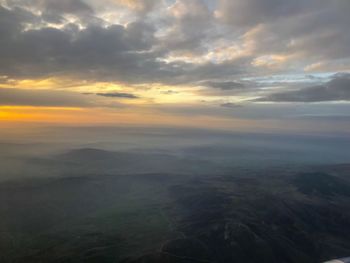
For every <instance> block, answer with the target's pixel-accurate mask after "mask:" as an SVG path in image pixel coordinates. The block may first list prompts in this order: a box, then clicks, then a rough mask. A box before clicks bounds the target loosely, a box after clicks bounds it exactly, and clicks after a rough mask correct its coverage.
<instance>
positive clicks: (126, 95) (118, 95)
mask: <svg viewBox="0 0 350 263" xmlns="http://www.w3.org/2000/svg"><path fill="white" fill-rule="evenodd" d="M96 95H98V96H102V97H109V98H125V99H138V98H139V97H138V96H136V95H134V94H131V93H122V92H111V93H96Z"/></svg>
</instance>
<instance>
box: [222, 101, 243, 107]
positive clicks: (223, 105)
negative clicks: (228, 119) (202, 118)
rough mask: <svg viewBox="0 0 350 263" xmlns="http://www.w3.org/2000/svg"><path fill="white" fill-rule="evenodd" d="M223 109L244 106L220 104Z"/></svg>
mask: <svg viewBox="0 0 350 263" xmlns="http://www.w3.org/2000/svg"><path fill="white" fill-rule="evenodd" d="M220 106H221V107H224V108H239V107H242V105H239V104H236V103H232V102H226V103H222V104H220Z"/></svg>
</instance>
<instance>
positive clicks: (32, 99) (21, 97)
mask: <svg viewBox="0 0 350 263" xmlns="http://www.w3.org/2000/svg"><path fill="white" fill-rule="evenodd" d="M93 105H94V103H93V102H92V101H89V100H86V99H85V98H84V97H83V96H81V95H80V94H77V93H73V92H67V91H52V90H25V89H15V88H0V106H43V107H89V106H93Z"/></svg>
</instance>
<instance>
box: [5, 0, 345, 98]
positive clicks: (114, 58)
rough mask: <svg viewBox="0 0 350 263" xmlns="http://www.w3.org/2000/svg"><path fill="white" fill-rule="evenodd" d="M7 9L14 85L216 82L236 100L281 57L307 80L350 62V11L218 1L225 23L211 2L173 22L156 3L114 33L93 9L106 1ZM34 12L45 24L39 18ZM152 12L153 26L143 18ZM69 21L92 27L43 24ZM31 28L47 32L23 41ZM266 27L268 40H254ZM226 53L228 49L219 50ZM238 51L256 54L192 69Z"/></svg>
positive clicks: (194, 5) (17, 0)
mask: <svg viewBox="0 0 350 263" xmlns="http://www.w3.org/2000/svg"><path fill="white" fill-rule="evenodd" d="M7 2H8V6H10V7H11V8H10V9H6V8H3V7H2V6H1V7H0V33H1V39H0V44H1V49H0V56H1V61H0V75H7V76H9V77H12V78H19V79H20V78H43V77H51V76H65V77H70V78H77V79H84V80H87V81H118V82H127V83H166V84H174V85H177V84H184V83H185V84H198V83H200V82H204V81H211V83H210V82H208V85H207V86H208V88H213V89H216V90H217V91H218V92H219V91H220V92H223V91H227V92H228V91H230V90H232V91H234V90H236V89H237V90H238V89H243V87H240V84H239V83H234V82H231V81H230V80H232V79H236V76H238V77H241V76H242V75H245V76H247V75H249V76H252V75H254V74H261V75H262V74H263V73H266V74H270V73H271V72H272V71H271V69H269V68H263V67H262V68H260V67H259V68H256V67H254V65H253V66H252V61H253V60H254V58H256V57H259V56H264V55H269V54H281V55H282V56H283V55H285V56H287V57H288V59H287V60H288V62H289V59H292V58H290V57H295V58H294V59H295V61H296V64H297V67H298V69H299V70H300V67H301V68H303V67H305V66H307V65H310V64H313V63H316V62H320V61H322V62H328V61H333V62H334V61H335V62H334V63H335V64H336V61H337V60H338V59H342V58H345V59H346V58H349V56H350V37H349V36H350V34H348V33H347V32H349V27H348V25H349V24H350V16H349V15H348V13H349V11H350V4H348V3H345V2H348V1H341V0H334V1H320V0H309V1H304V0H303V1H301V0H296V1H289V0H288V1H287V0H244V1H243V0H240V1H239V0H237V1H229V0H218V2H219V5H218V6H219V9H218V10H216V11H217V12H216V14H218V17H219V19H216V18H215V17H214V15H213V14H214V12H213V11H214V10H213V9H214V6H215V5H212V7H211V8H209V7H208V5H207V4H206V1H201V0H196V1H184V0H181V1H177V2H176V4H175V5H173V7H172V8H173V9H172V8H169V9H168V11H169V10H170V11H169V12H168V13H167V12H166V10H167V9H166V8H163V6H162V8H159V10H158V9H157V7H158V3H156V2H160V1H154V0H143V1H141V2H140V1H136V0H135V1H128V2H129V3H131V6H132V5H133V4H134V5H135V6H136V9H135V8H134V9H135V10H134V11H133V12H136V13H137V14H136V15H135V14H134V15H132V16H130V17H131V18H130V20H129V21H128V22H129V23H123V24H124V25H117V24H114V25H111V24H108V23H104V22H105V21H103V17H98V12H97V11H96V10H94V9H93V8H96V6H97V5H98V3H100V2H98V1H97V0H90V1H88V2H85V1H83V0H76V1H74V0H62V1H60V0H11V1H7ZM115 2H116V3H118V1H115ZM0 3H4V1H1V2H0ZM9 3H11V4H9ZM86 3H89V4H91V7H90V6H89V5H87V4H86ZM164 3H165V2H164ZM30 5H33V7H35V8H37V9H38V10H40V11H42V15H38V14H36V15H35V14H34V13H31V12H30V9H29V8H28V7H30ZM137 6H138V7H137ZM131 9H132V8H131ZM112 11H113V12H118V10H115V9H113V10H112ZM151 11H154V12H153V13H152V15H150V16H143V15H141V14H140V13H142V12H146V13H148V12H151ZM171 11H173V12H175V13H173V14H171ZM65 14H71V15H74V16H76V17H79V19H80V20H84V21H85V22H84V23H83V27H80V26H81V22H76V24H73V23H71V24H67V25H66V26H64V27H60V28H49V27H48V25H47V24H45V23H44V22H43V21H42V20H45V21H47V20H48V18H45V17H43V16H45V15H47V16H50V17H51V18H50V19H51V20H52V21H54V20H57V21H56V22H57V23H58V22H59V21H62V19H65ZM55 16H57V17H55ZM99 20H101V21H99ZM132 21H133V22H132ZM223 21H224V22H225V23H223ZM65 22H67V21H65ZM25 24H27V25H28V24H34V25H35V24H40V25H41V26H40V27H37V28H38V29H37V30H26V31H23V29H24V25H25ZM107 24H108V26H107ZM258 25H260V26H261V28H260V30H256V31H254V29H256V27H257V26H258ZM61 26H63V25H61ZM80 28H83V30H81V29H80ZM252 32H253V33H252ZM244 41H247V42H244ZM243 42H244V43H243ZM218 43H221V44H220V45H221V46H220V45H219V46H218V49H216V46H215V45H217V44H218ZM236 44H237V47H238V50H237V52H238V53H240V52H241V50H239V48H240V47H241V46H242V47H249V49H251V50H248V51H249V52H246V50H243V51H242V52H241V53H242V54H243V53H244V55H242V56H243V57H240V58H234V59H231V60H230V59H229V58H228V59H227V60H225V59H224V60H223V61H222V60H220V59H219V60H218V61H214V60H215V59H213V61H211V60H208V61H207V62H203V63H196V62H195V60H193V62H191V58H192V57H193V58H194V59H196V58H200V59H201V58H203V57H205V55H207V52H209V50H210V51H212V52H214V53H215V52H216V51H217V52H220V51H221V50H222V49H223V50H224V52H223V57H225V47H229V45H233V46H234V47H235V45H236ZM222 45H223V46H222ZM234 50H235V49H234ZM246 53H247V54H246ZM169 55H174V56H176V55H185V56H188V58H189V60H188V61H187V62H185V61H181V57H180V59H179V60H175V62H167V60H166V58H169ZM289 56H290V57H289ZM345 64H346V62H345ZM292 65H293V63H286V65H285V67H284V68H283V67H282V69H278V70H280V71H283V70H290V68H292ZM345 66H346V65H345ZM345 66H344V67H345ZM241 84H243V85H245V83H241ZM246 86H248V85H246ZM249 87H250V86H249ZM255 88H257V87H255ZM250 90H251V89H250Z"/></svg>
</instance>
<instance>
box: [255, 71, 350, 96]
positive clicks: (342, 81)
mask: <svg viewBox="0 0 350 263" xmlns="http://www.w3.org/2000/svg"><path fill="white" fill-rule="evenodd" d="M259 101H274V102H322V101H350V74H337V75H335V76H334V78H333V79H332V80H330V81H329V82H327V83H325V84H324V85H317V86H312V87H308V88H302V89H298V90H293V91H285V92H279V93H274V94H271V95H269V96H267V97H265V98H262V99H259Z"/></svg>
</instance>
